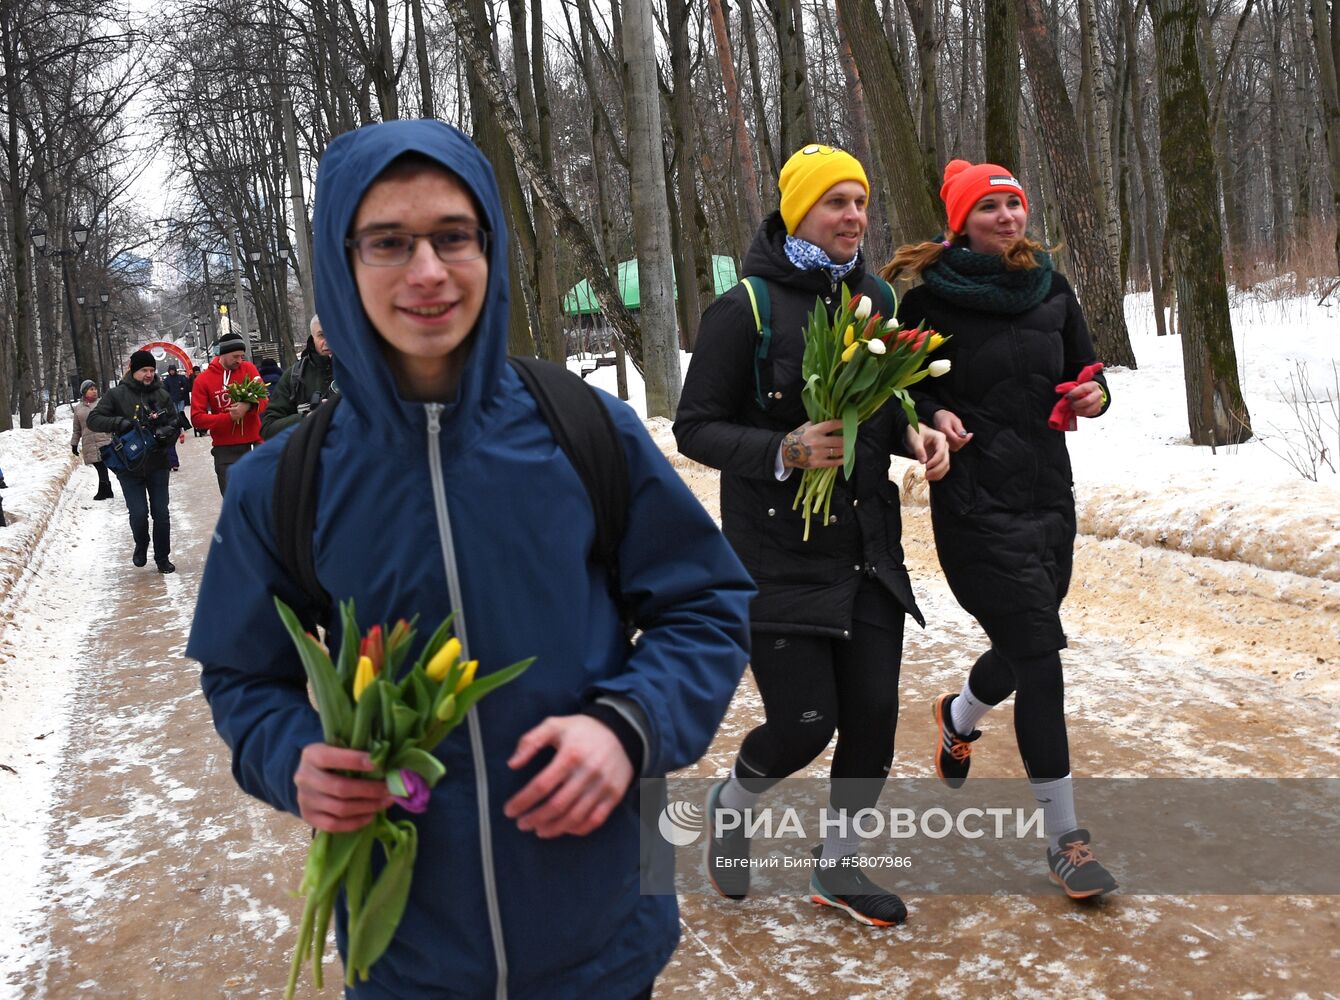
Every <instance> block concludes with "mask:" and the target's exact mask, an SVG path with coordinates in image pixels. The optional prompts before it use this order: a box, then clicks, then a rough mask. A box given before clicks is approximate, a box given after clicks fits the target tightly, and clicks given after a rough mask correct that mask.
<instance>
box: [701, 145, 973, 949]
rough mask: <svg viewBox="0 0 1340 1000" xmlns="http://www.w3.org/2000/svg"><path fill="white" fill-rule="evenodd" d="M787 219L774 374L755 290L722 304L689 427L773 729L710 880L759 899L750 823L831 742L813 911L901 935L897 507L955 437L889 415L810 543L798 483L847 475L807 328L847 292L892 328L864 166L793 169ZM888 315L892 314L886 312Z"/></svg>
mask: <svg viewBox="0 0 1340 1000" xmlns="http://www.w3.org/2000/svg"><path fill="white" fill-rule="evenodd" d="M778 186H779V188H780V189H781V210H780V211H778V212H773V213H772V214H771V215H769V216H768V218H766V219H764V220H763V224H762V225H761V226H760V228H759V230H758V232H757V234H756V235H755V236H754V240H753V243H752V244H751V246H750V248H749V251H748V253H747V254H746V255H745V260H744V274H745V276H746V277H748V276H755V277H757V278H759V279H762V280H763V281H766V283H767V292H768V298H769V300H770V302H771V330H772V340H771V345H770V347H769V350H768V356H767V358H766V361H762V360H761V359H760V358H759V357H758V353H757V351H756V348H757V345H758V343H759V338H760V330H759V324H760V323H761V322H762V321H761V319H760V320H757V321H756V319H755V312H754V308H753V306H752V305H751V300H750V298H749V293H748V291H747V290H746V288H745V287H744V284H743V283H742V284H741V285H738V286H736V287H735V288H734V289H732V290H731V291H729V292H727V293H726V294H725V295H723V296H722V297H721V298H719V299H717V300H716V302H714V303H713V304H712V305H711V306H709V307H708V309H707V310H706V312H704V313H703V317H702V322H701V324H700V325H699V328H698V337H697V341H696V344H695V348H694V353H693V360H692V362H691V363H690V365H689V371H688V375H687V377H686V379H685V382H684V389H683V394H682V395H681V397H680V402H679V412H678V413H677V415H676V417H675V425H674V431H675V440H676V441H677V442H678V444H679V450H680V452H681V453H682V454H684V455H685V456H687V457H688V458H691V459H694V460H695V461H698V462H702V463H703V464H704V465H708V466H711V467H713V468H716V469H720V470H721V526H722V530H723V531H724V532H725V535H726V537H727V538H728V539H729V540H730V543H731V545H733V546H734V548H735V551H736V553H737V554H738V555H739V556H740V558H741V559H742V560H743V561H744V564H745V566H746V567H747V568H748V569H749V571H750V573H751V574H752V575H753V577H754V580H755V582H756V583H757V585H758V589H759V590H758V596H757V598H756V599H755V600H754V602H753V604H752V606H751V607H750V631H751V635H752V656H751V661H750V669H752V670H753V673H754V679H755V680H756V681H757V683H758V689H759V693H760V694H761V695H762V698H763V707H764V712H765V715H766V720H765V721H764V723H763V724H762V725H761V726H759V727H757V728H756V729H754V730H753V731H751V732H750V733H749V734H748V735H747V736H746V737H745V739H744V742H743V744H741V746H740V750H739V754H738V755H737V756H736V758H735V764H734V767H733V768H732V771H731V775H730V777H729V778H728V779H727V780H725V781H722V782H718V783H717V784H715V785H713V786H712V789H711V790H710V792H709V793H708V799H707V813H706V818H705V821H704V822H705V826H706V827H707V829H708V830H709V831H717V830H719V829H726V828H728V829H727V832H726V833H725V834H724V835H722V836H716V835H715V833H713V834H712V835H710V836H709V842H708V849H707V867H708V876H709V878H710V879H711V881H712V884H713V886H714V887H715V888H716V889H717V891H718V892H720V893H721V894H722V895H723V896H726V897H727V898H730V899H741V898H743V897H744V896H745V895H746V894H747V892H748V888H749V868H748V860H749V840H748V838H747V837H746V836H745V833H744V826H745V824H744V823H735V824H733V825H732V824H731V823H718V822H717V817H718V814H719V813H721V812H723V811H730V810H733V811H736V812H740V813H743V812H745V811H747V810H749V809H751V808H752V807H753V806H754V804H755V802H756V801H757V800H758V798H759V797H760V796H761V795H762V794H763V793H764V792H765V791H766V790H767V789H768V788H770V787H772V786H773V785H775V784H777V782H779V781H781V780H782V779H783V778H785V777H787V776H788V775H790V774H792V773H794V772H796V771H798V770H800V769H801V768H803V767H805V766H806V765H808V764H809V763H810V762H811V761H813V760H814V759H815V758H816V757H818V756H819V755H820V754H821V753H823V751H824V750H825V748H827V746H828V744H829V742H830V741H831V740H832V737H833V734H834V732H836V733H837V748H836V750H835V752H834V755H833V766H832V771H831V776H832V789H831V793H830V805H831V807H832V810H833V813H834V814H836V817H837V818H839V819H841V820H842V822H841V823H840V824H833V825H832V826H831V830H830V833H829V835H828V836H826V837H825V839H824V843H823V848H822V856H821V859H820V860H821V864H820V866H819V867H817V868H816V869H815V871H814V876H813V880H812V882H811V898H812V899H813V900H814V901H815V902H817V903H822V904H827V905H830V906H835V907H838V908H840V909H842V910H844V911H845V912H847V913H848V914H850V915H851V916H852V917H854V918H855V919H856V920H858V921H861V922H863V923H867V924H875V925H887V924H896V923H901V922H902V921H903V920H904V919H905V917H906V915H907V910H906V907H905V906H904V905H903V902H902V900H900V899H899V898H898V896H897V895H895V894H894V893H891V892H888V891H887V890H885V889H883V888H881V887H880V886H878V885H876V884H875V883H874V882H873V881H871V879H870V878H869V877H867V876H866V874H865V872H864V871H863V869H862V868H861V867H860V866H859V860H860V859H859V858H858V857H857V854H858V851H859V849H860V843H861V838H860V836H859V835H858V834H857V833H856V832H855V830H854V828H853V827H854V824H853V823H851V822H850V821H851V820H853V819H854V817H855V815H856V813H857V812H858V811H860V810H862V809H866V808H870V807H873V806H874V805H875V803H876V801H877V800H878V798H879V794H880V791H881V789H882V788H883V786H884V780H885V778H886V776H887V775H888V771H889V766H890V764H891V763H892V760H893V739H894V731H895V729H896V727H897V721H898V673H899V666H900V664H901V662H902V645H903V619H904V617H905V616H906V615H911V616H912V617H913V618H915V619H916V621H917V622H918V623H919V624H922V625H924V624H925V621H924V619H923V618H922V615H921V612H920V610H918V608H917V605H916V601H915V600H914V599H913V596H912V587H911V583H910V581H909V580H908V575H907V570H906V569H905V568H904V566H903V550H902V543H901V537H902V521H901V517H900V513H899V506H898V489H897V487H896V486H894V485H893V484H892V483H891V482H890V481H889V464H890V453H891V452H894V451H897V452H899V453H902V454H906V455H910V456H915V457H916V458H917V460H919V461H921V462H923V463H924V464H925V466H926V476H927V478H930V479H935V478H938V477H939V476H942V475H943V474H944V471H945V468H946V466H947V463H948V460H949V452H948V450H947V448H946V445H945V440H944V436H943V435H942V434H940V432H938V431H936V430H933V429H931V428H930V427H929V426H927V425H926V424H924V423H923V424H922V425H921V427H920V428H919V429H913V428H911V427H910V426H909V424H908V420H907V417H906V416H905V415H904V413H903V411H902V408H901V407H899V406H896V405H893V406H885V407H884V408H882V409H881V410H879V411H878V412H877V413H876V414H875V416H874V417H872V418H871V419H869V420H867V421H866V422H865V423H864V424H862V425H861V426H860V430H859V433H858V435H857V438H856V449H857V454H858V456H859V457H858V459H857V462H856V466H855V473H854V478H853V479H852V480H851V481H847V480H845V479H842V478H839V480H838V483H837V485H836V487H835V489H834V492H833V500H832V507H831V511H832V514H831V516H830V518H829V521H828V523H826V524H824V525H823V526H822V527H820V528H818V529H817V530H816V531H814V532H813V534H812V535H811V537H810V539H809V540H808V541H804V540H803V524H802V517H801V514H800V513H799V512H798V511H795V510H793V501H794V499H795V495H796V487H797V482H798V477H794V478H793V476H792V473H793V471H794V470H796V469H818V468H835V467H838V466H841V465H842V464H843V445H842V424H841V421H839V420H829V421H824V422H822V423H818V424H812V423H810V422H809V421H808V419H807V418H806V414H805V408H804V405H803V404H802V402H801V388H802V385H803V378H802V375H801V358H802V356H803V354H804V349H805V343H804V339H805V338H804V328H805V324H806V321H807V318H808V315H809V314H810V313H811V312H812V311H813V310H814V308H815V302H816V300H819V301H822V302H823V304H824V306H825V308H827V309H828V310H829V313H830V316H831V315H832V313H833V312H834V311H836V310H837V309H838V308H839V307H840V305H841V301H842V298H841V286H843V285H845V286H846V287H847V288H848V289H849V290H850V291H851V293H852V294H853V295H855V294H857V293H860V294H863V295H868V296H870V297H871V299H872V300H873V302H874V303H876V306H875V308H876V309H877V310H882V311H883V312H884V314H885V315H889V314H890V313H891V312H892V309H893V302H892V301H891V296H892V290H891V289H889V288H888V286H887V285H883V283H882V282H880V281H878V279H876V278H875V277H874V276H872V275H870V274H869V273H867V271H866V268H865V259H864V257H863V255H862V253H861V240H862V238H863V236H864V234H865V227H866V202H867V198H868V196H869V184H868V182H867V180H866V174H865V170H864V168H863V167H862V166H861V164H860V163H859V162H858V161H857V160H856V159H855V158H854V157H852V156H851V155H849V154H847V153H845V152H843V151H841V150H837V149H832V148H830V147H827V146H818V145H812V146H806V147H805V148H804V149H802V150H800V151H799V152H797V153H796V154H795V155H794V156H792V157H791V158H790V159H789V160H788V161H787V162H786V165H785V166H784V167H783V168H782V172H781V176H780V179H779V182H778ZM881 304H882V305H881Z"/></svg>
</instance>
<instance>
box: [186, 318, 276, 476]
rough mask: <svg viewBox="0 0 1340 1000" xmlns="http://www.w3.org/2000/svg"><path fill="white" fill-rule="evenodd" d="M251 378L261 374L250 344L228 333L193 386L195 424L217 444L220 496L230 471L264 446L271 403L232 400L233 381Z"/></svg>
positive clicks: (192, 408) (214, 452) (217, 473)
mask: <svg viewBox="0 0 1340 1000" xmlns="http://www.w3.org/2000/svg"><path fill="white" fill-rule="evenodd" d="M249 378H260V373H259V372H258V371H256V366H255V365H253V364H252V363H251V362H250V361H248V360H246V344H245V343H243V341H242V338H241V337H240V336H239V335H238V334H236V333H226V334H224V335H223V337H222V339H220V340H219V353H218V357H216V358H215V359H214V360H213V361H211V362H210V363H209V367H208V368H206V369H205V370H204V371H202V372H201V373H200V374H199V375H197V376H196V379H195V385H193V386H192V387H191V423H192V424H194V425H195V426H196V427H198V428H203V429H204V430H207V431H209V437H210V440H212V441H213V442H214V447H213V448H212V449H210V453H211V454H212V455H213V456H214V474H215V475H216V476H218V477H219V494H220V495H222V494H224V493H226V492H227V490H228V470H229V469H230V468H232V466H233V465H234V464H235V463H236V462H237V460H238V459H240V458H241V457H242V456H243V455H245V454H246V453H247V452H249V451H251V449H252V448H254V447H255V446H256V445H258V444H260V443H261V414H262V413H264V412H265V406H266V403H267V402H268V401H267V400H264V399H262V400H261V401H260V403H259V405H256V406H253V405H252V404H251V403H234V402H233V401H232V400H231V399H229V398H228V384H229V383H230V382H240V381H244V380H246V379H249Z"/></svg>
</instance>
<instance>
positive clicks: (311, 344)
mask: <svg viewBox="0 0 1340 1000" xmlns="http://www.w3.org/2000/svg"><path fill="white" fill-rule="evenodd" d="M310 329H311V333H310V334H309V335H308V337H307V346H306V347H305V348H303V352H302V356H301V357H300V358H298V360H297V361H295V362H294V363H293V364H292V365H290V366H289V369H288V371H286V372H284V374H283V375H282V376H281V377H280V379H279V384H278V385H276V386H275V387H274V389H272V390H271V391H270V405H269V406H267V407H266V409H265V415H264V416H263V417H261V437H262V438H264V439H265V440H266V441H268V440H270V438H272V437H274V436H275V435H276V434H278V433H279V432H280V431H282V430H284V429H285V428H288V427H292V426H293V425H294V424H296V423H298V422H299V421H300V420H302V418H303V417H305V416H307V414H309V413H311V412H312V410H314V409H315V408H316V407H318V406H320V405H321V403H322V402H324V401H325V400H326V399H328V398H329V397H330V396H331V395H332V393H334V392H335V391H336V390H335V366H334V363H333V362H332V360H331V353H330V343H329V342H328V341H327V340H326V335H325V333H324V332H323V331H322V329H321V320H320V319H319V318H318V317H316V316H313V317H312V322H311V326H310Z"/></svg>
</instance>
